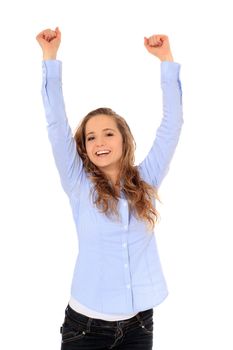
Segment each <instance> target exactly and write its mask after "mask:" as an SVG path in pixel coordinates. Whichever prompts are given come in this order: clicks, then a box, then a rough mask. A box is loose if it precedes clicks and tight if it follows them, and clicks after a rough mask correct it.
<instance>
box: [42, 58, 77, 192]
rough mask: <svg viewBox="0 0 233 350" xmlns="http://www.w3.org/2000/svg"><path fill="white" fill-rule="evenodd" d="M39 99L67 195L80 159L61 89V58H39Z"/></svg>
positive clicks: (72, 187) (75, 181)
mask: <svg viewBox="0 0 233 350" xmlns="http://www.w3.org/2000/svg"><path fill="white" fill-rule="evenodd" d="M42 70H43V79H42V88H41V94H42V100H43V105H44V110H45V116H46V121H47V131H48V138H49V141H50V143H51V146H52V152H53V156H54V160H55V164H56V167H57V169H58V172H59V175H60V180H61V184H62V187H63V189H64V191H65V192H66V193H67V194H68V195H70V194H71V192H72V191H73V189H74V188H75V186H76V185H77V184H78V182H79V180H80V176H81V171H82V169H83V162H82V159H81V157H80V156H79V154H78V152H77V149H76V142H75V140H74V138H73V135H72V132H71V128H70V126H69V123H68V120H67V116H66V111H65V103H64V98H63V91H62V62H61V61H60V60H43V61H42Z"/></svg>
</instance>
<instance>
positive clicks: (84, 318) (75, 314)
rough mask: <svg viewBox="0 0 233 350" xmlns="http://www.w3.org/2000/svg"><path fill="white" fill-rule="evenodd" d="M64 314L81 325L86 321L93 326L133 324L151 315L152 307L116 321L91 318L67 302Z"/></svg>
mask: <svg viewBox="0 0 233 350" xmlns="http://www.w3.org/2000/svg"><path fill="white" fill-rule="evenodd" d="M65 313H66V315H68V317H70V318H71V319H73V320H74V321H78V322H80V323H82V324H83V325H86V324H87V323H89V324H90V321H91V324H92V325H95V326H98V325H99V326H102V327H116V326H117V327H118V326H119V325H122V326H124V325H129V324H133V323H136V322H138V321H139V322H141V321H142V320H145V319H147V318H148V317H150V316H152V315H153V308H151V309H147V310H144V311H140V312H138V313H137V315H135V316H134V317H131V318H129V319H126V320H118V321H106V320H102V319H97V318H91V317H88V316H86V315H83V314H81V313H79V312H77V311H75V310H73V309H72V308H71V307H70V305H69V304H68V305H67V307H66V310H65Z"/></svg>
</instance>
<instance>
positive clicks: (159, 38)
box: [144, 34, 173, 61]
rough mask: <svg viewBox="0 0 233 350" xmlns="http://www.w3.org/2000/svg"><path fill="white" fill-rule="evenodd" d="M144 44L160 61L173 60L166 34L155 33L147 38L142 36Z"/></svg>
mask: <svg viewBox="0 0 233 350" xmlns="http://www.w3.org/2000/svg"><path fill="white" fill-rule="evenodd" d="M144 45H145V47H146V49H147V51H148V52H149V53H151V54H152V55H154V56H156V57H158V58H159V59H160V60H161V61H165V60H166V61H173V57H172V53H171V48H170V44H169V40H168V36H167V35H163V34H157V35H152V36H150V37H149V38H146V37H144Z"/></svg>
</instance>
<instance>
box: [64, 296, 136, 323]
mask: <svg viewBox="0 0 233 350" xmlns="http://www.w3.org/2000/svg"><path fill="white" fill-rule="evenodd" d="M69 305H70V307H71V308H72V309H73V310H75V311H76V312H79V313H80V314H83V315H85V316H88V317H91V318H98V319H101V320H105V321H119V320H127V319H128V318H131V317H134V316H135V315H136V314H137V312H136V313H134V314H128V315H126V314H123V315H121V314H117V315H114V314H102V313H99V312H97V311H94V310H91V309H89V308H87V307H86V306H84V305H83V304H80V303H79V302H78V301H77V300H76V299H74V298H73V297H72V296H71V297H70V300H69Z"/></svg>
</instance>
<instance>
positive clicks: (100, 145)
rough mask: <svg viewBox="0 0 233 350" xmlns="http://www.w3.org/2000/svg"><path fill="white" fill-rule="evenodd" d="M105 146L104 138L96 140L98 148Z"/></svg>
mask: <svg viewBox="0 0 233 350" xmlns="http://www.w3.org/2000/svg"><path fill="white" fill-rule="evenodd" d="M104 145H105V142H104V138H103V137H99V138H97V139H96V146H98V147H103V146H104Z"/></svg>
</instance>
